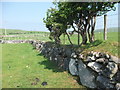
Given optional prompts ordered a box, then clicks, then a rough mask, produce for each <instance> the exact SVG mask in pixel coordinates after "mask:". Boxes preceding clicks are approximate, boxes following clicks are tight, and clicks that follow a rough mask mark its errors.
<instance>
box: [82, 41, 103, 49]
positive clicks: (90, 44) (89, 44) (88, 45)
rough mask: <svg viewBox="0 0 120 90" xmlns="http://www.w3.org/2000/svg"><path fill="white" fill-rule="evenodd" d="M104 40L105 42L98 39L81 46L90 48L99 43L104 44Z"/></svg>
mask: <svg viewBox="0 0 120 90" xmlns="http://www.w3.org/2000/svg"><path fill="white" fill-rule="evenodd" d="M102 42H103V41H102V40H96V41H94V42H93V43H87V44H86V45H82V46H81V48H84V49H88V48H91V47H95V46H98V45H100V44H102Z"/></svg>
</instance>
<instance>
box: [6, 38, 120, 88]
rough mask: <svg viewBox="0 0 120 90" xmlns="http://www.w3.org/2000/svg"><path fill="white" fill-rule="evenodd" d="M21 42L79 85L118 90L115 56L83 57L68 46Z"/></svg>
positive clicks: (119, 66)
mask: <svg viewBox="0 0 120 90" xmlns="http://www.w3.org/2000/svg"><path fill="white" fill-rule="evenodd" d="M11 42H12V41H11ZM13 42H14V43H15V41H13ZM17 42H18V41H17ZM22 42H24V43H30V44H32V45H33V46H34V47H35V48H36V49H37V50H38V51H39V52H40V53H41V54H42V55H44V56H45V57H46V58H48V59H49V60H50V61H53V62H55V63H56V65H58V67H59V68H61V69H63V70H66V71H69V72H70V73H71V74H72V75H76V76H78V77H79V78H80V83H81V84H82V85H84V86H86V87H88V88H98V89H116V90H120V59H119V58H117V57H115V56H112V55H108V54H106V53H101V52H93V51H91V52H89V53H88V54H87V55H83V54H81V53H80V52H76V51H75V50H74V49H73V48H72V47H70V46H67V47H64V46H59V45H56V44H55V43H52V42H41V41H34V40H27V41H22ZM4 43H7V42H5V41H4ZM20 43H21V42H20Z"/></svg>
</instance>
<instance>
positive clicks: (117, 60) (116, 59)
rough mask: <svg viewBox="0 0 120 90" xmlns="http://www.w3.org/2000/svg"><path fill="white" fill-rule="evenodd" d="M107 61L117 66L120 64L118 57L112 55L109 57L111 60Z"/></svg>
mask: <svg viewBox="0 0 120 90" xmlns="http://www.w3.org/2000/svg"><path fill="white" fill-rule="evenodd" d="M109 61H113V62H115V63H117V64H118V63H120V59H119V58H118V57H116V56H112V55H111V58H110V59H109Z"/></svg>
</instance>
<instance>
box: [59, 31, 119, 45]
mask: <svg viewBox="0 0 120 90" xmlns="http://www.w3.org/2000/svg"><path fill="white" fill-rule="evenodd" d="M119 34H120V32H108V34H107V36H108V40H107V41H116V42H118V38H120V36H119ZM60 38H61V41H62V44H64V42H65V44H66V45H68V44H70V43H69V41H68V38H67V36H65V38H64V36H63V35H62V36H61V37H60ZM70 38H71V41H72V42H73V44H75V45H77V44H78V42H77V39H78V38H77V34H73V35H72V36H71V37H70ZM64 40H65V41H64ZM95 40H102V41H104V38H103V33H102V32H100V33H99V32H96V33H95ZM80 42H82V38H81V37H80ZM87 43H89V41H88V42H87Z"/></svg>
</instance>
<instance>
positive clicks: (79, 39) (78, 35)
mask: <svg viewBox="0 0 120 90" xmlns="http://www.w3.org/2000/svg"><path fill="white" fill-rule="evenodd" d="M79 45H80V33H79V28H78V46H79Z"/></svg>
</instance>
